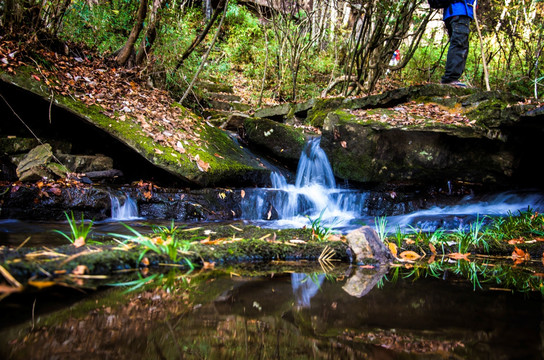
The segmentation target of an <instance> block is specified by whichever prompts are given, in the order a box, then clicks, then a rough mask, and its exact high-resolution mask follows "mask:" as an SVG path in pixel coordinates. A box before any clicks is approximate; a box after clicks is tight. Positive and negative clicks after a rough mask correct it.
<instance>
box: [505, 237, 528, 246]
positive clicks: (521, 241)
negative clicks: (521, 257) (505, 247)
mask: <svg viewBox="0 0 544 360" xmlns="http://www.w3.org/2000/svg"><path fill="white" fill-rule="evenodd" d="M523 243H525V240H523V238H517V239H510V240H508V244H510V245H515V244H523Z"/></svg>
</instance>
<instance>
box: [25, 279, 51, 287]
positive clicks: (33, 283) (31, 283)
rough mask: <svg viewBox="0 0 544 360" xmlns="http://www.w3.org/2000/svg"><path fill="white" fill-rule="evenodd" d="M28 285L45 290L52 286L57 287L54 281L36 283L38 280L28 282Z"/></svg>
mask: <svg viewBox="0 0 544 360" xmlns="http://www.w3.org/2000/svg"><path fill="white" fill-rule="evenodd" d="M28 285H31V286H34V287H36V288H38V289H45V288H48V287H51V286H55V285H57V283H56V282H54V281H36V280H28Z"/></svg>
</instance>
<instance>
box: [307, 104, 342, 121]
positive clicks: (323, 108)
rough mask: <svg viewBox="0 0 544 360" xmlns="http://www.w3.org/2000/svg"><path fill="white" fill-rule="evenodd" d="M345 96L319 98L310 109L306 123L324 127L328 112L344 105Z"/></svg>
mask: <svg viewBox="0 0 544 360" xmlns="http://www.w3.org/2000/svg"><path fill="white" fill-rule="evenodd" d="M343 102H344V98H331V99H318V100H317V101H316V102H315V105H314V106H313V108H312V109H310V111H308V117H307V118H306V123H307V124H310V125H312V126H317V127H322V126H323V123H324V121H325V118H326V117H327V114H328V113H329V112H330V111H332V110H335V109H337V108H339V107H341V106H342V104H343Z"/></svg>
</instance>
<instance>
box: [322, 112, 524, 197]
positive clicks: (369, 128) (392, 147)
mask: <svg viewBox="0 0 544 360" xmlns="http://www.w3.org/2000/svg"><path fill="white" fill-rule="evenodd" d="M321 146H322V147H323V149H324V150H325V151H326V152H327V155H328V157H329V160H330V162H331V164H332V167H333V172H334V174H335V175H336V176H338V177H340V178H343V179H348V180H354V181H357V182H361V183H371V184H384V183H387V184H395V183H397V184H399V183H403V184H411V185H412V186H415V185H419V186H422V185H428V184H440V183H443V182H444V181H445V179H447V180H451V181H465V182H472V183H487V184H495V185H496V184H502V183H505V184H506V183H508V182H509V181H510V180H511V177H512V175H513V173H514V172H515V169H516V166H517V161H516V155H515V153H513V152H512V151H511V149H510V148H508V147H507V146H506V145H505V144H504V142H502V141H500V140H495V141H492V140H490V139H487V138H486V137H485V132H483V131H482V130H481V129H479V128H477V127H469V126H467V127H460V126H457V127H448V126H445V125H443V124H432V123H429V124H423V125H419V126H411V127H405V126H393V125H390V124H387V123H382V122H378V121H372V120H368V119H366V118H358V117H356V116H354V115H352V114H349V113H347V112H344V111H340V110H338V111H335V112H330V113H329V114H328V116H327V118H326V120H325V124H324V126H323V137H322V140H321Z"/></svg>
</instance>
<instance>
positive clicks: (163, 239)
mask: <svg viewBox="0 0 544 360" xmlns="http://www.w3.org/2000/svg"><path fill="white" fill-rule="evenodd" d="M122 225H123V226H124V227H126V228H127V229H128V230H129V231H130V232H132V234H133V235H123V234H111V235H113V236H115V237H118V238H121V239H124V242H123V243H135V244H138V245H140V246H141V247H142V251H141V252H140V257H139V258H138V263H141V261H142V259H143V258H144V256H145V254H146V253H147V252H149V251H153V252H155V253H156V254H159V255H166V256H168V258H169V259H170V260H171V261H172V262H174V263H179V262H184V263H185V264H186V265H187V266H189V268H191V269H193V268H194V265H193V264H192V262H191V261H190V260H189V259H188V258H187V257H185V256H184V255H188V254H189V249H190V247H191V245H190V241H188V240H184V239H181V238H180V236H179V233H178V229H177V227H175V226H174V223H173V222H172V226H171V227H170V228H167V227H160V226H158V227H155V228H154V234H155V235H157V236H154V237H149V236H145V235H142V234H140V233H139V232H138V231H136V230H135V229H133V228H132V227H130V226H128V225H127V224H125V223H122Z"/></svg>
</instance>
